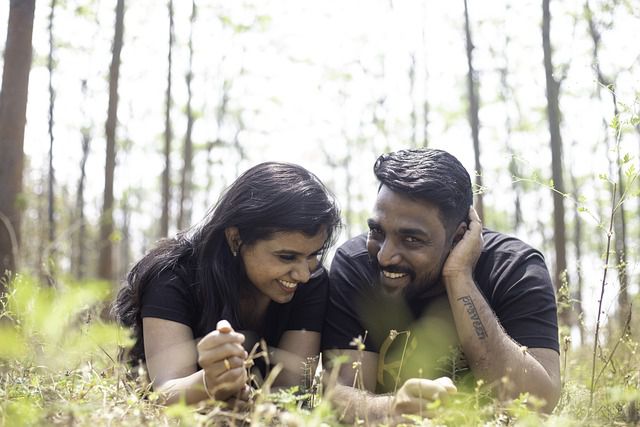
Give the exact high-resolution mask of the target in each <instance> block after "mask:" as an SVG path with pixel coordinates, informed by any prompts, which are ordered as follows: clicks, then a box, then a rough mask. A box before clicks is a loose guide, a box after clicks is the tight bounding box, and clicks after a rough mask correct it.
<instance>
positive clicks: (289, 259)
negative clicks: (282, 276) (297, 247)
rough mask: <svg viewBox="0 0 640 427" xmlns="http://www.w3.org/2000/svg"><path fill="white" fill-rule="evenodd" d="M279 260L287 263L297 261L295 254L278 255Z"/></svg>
mask: <svg viewBox="0 0 640 427" xmlns="http://www.w3.org/2000/svg"><path fill="white" fill-rule="evenodd" d="M278 258H280V259H281V260H282V261H285V262H292V261H295V260H296V255H294V254H278Z"/></svg>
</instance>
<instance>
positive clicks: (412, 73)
mask: <svg viewBox="0 0 640 427" xmlns="http://www.w3.org/2000/svg"><path fill="white" fill-rule="evenodd" d="M410 60H411V61H410V63H409V100H410V101H411V114H410V116H411V117H410V118H411V146H412V147H414V148H416V147H417V146H418V132H417V131H418V129H417V127H418V124H417V122H418V114H417V112H416V103H415V100H414V99H413V92H414V88H415V85H416V55H415V54H414V53H412V54H411V55H410Z"/></svg>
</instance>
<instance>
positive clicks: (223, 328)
mask: <svg viewBox="0 0 640 427" xmlns="http://www.w3.org/2000/svg"><path fill="white" fill-rule="evenodd" d="M216 330H217V331H218V332H220V333H222V334H228V333H230V332H233V328H232V327H231V323H229V321H228V320H224V319H222V320H220V321H219V322H218V324H217V325H216Z"/></svg>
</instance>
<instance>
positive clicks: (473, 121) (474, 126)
mask: <svg viewBox="0 0 640 427" xmlns="http://www.w3.org/2000/svg"><path fill="white" fill-rule="evenodd" d="M464 32H465V38H466V42H467V44H466V46H467V87H468V90H469V124H470V125H471V138H472V139H473V153H474V159H475V167H476V177H475V183H476V190H478V192H477V193H476V200H475V203H474V205H475V208H476V211H477V212H478V215H480V218H484V206H483V203H482V165H481V163H480V120H479V118H478V110H479V108H480V101H479V99H478V98H479V96H478V78H477V75H476V74H477V73H476V71H475V70H474V68H473V41H472V39H471V25H470V24H469V11H468V8H467V0H464Z"/></svg>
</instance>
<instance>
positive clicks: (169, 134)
mask: <svg viewBox="0 0 640 427" xmlns="http://www.w3.org/2000/svg"><path fill="white" fill-rule="evenodd" d="M173 40H174V34H173V0H169V54H168V57H167V59H168V72H167V99H166V106H165V108H166V111H165V121H164V161H165V164H164V171H163V172H162V217H161V219H160V237H166V236H168V235H169V208H170V206H171V140H172V139H173V131H172V129H171V105H172V102H171V68H172V65H173V64H172V57H171V55H172V54H173Z"/></svg>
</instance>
